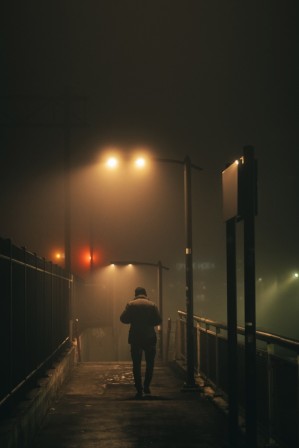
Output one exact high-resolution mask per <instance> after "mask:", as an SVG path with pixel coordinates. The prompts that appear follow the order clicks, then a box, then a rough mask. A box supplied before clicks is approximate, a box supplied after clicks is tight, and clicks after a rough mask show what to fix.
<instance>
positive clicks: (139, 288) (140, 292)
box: [135, 286, 147, 297]
mask: <svg viewBox="0 0 299 448" xmlns="http://www.w3.org/2000/svg"><path fill="white" fill-rule="evenodd" d="M146 295H147V294H146V290H145V289H144V288H142V286H137V288H136V289H135V297H137V296H146Z"/></svg>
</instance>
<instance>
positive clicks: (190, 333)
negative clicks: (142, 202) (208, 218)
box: [139, 156, 202, 390]
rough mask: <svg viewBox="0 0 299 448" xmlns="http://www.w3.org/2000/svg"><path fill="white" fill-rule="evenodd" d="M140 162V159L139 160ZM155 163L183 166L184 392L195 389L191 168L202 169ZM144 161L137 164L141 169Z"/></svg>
mask: <svg viewBox="0 0 299 448" xmlns="http://www.w3.org/2000/svg"><path fill="white" fill-rule="evenodd" d="M139 160H141V159H139ZM154 160H155V161H156V162H159V163H160V162H161V163H172V164H179V165H183V166H184V203H185V241H186V247H185V272H186V274H185V275H186V315H187V317H186V319H187V322H186V326H187V332H186V340H187V341H186V342H187V344H186V345H187V378H186V383H185V385H184V390H190V389H191V390H192V389H194V388H197V385H196V383H195V378H194V329H193V253H192V251H193V246H192V168H193V169H196V170H199V171H201V170H202V168H200V167H199V166H196V165H194V164H192V162H191V159H190V157H189V156H186V157H185V159H184V160H183V161H182V160H176V159H168V158H160V157H156V158H154ZM144 165H145V161H142V163H141V164H140V163H139V167H143V166H144Z"/></svg>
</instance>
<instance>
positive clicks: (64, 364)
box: [0, 347, 76, 448]
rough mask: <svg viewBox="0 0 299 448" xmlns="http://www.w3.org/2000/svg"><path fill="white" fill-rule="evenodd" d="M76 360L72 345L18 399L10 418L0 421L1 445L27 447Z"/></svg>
mask: <svg viewBox="0 0 299 448" xmlns="http://www.w3.org/2000/svg"><path fill="white" fill-rule="evenodd" d="M75 363H76V353H75V348H74V347H71V348H70V349H69V350H68V351H67V352H66V353H64V354H63V355H62V358H61V359H60V360H59V361H58V362H57V363H55V364H54V365H53V367H52V368H51V369H50V370H48V372H47V376H46V377H45V378H42V379H41V380H40V381H39V385H38V387H37V388H36V389H33V390H32V391H31V392H30V393H29V394H28V396H27V399H26V401H23V402H21V403H20V404H19V405H18V406H17V407H16V410H15V412H14V416H13V417H9V418H7V419H4V420H3V421H2V422H1V423H0V446H1V448H27V447H30V446H31V444H32V440H33V438H34V436H35V434H36V432H37V431H38V429H39V428H40V426H41V424H42V422H43V419H44V417H45V415H46V414H47V412H48V410H49V409H50V407H51V404H52V403H53V401H54V400H55V398H56V397H57V395H58V393H59V390H60V388H61V386H62V385H63V384H64V382H65V381H66V380H67V379H68V378H69V376H70V375H71V372H72V370H73V368H74V366H75Z"/></svg>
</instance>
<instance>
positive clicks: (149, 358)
mask: <svg viewBox="0 0 299 448" xmlns="http://www.w3.org/2000/svg"><path fill="white" fill-rule="evenodd" d="M144 353H145V362H146V368H145V376H144V393H145V394H150V393H151V392H150V388H149V387H150V384H151V381H152V378H153V373H154V365H155V356H156V345H153V344H151V345H149V346H147V347H145V350H144Z"/></svg>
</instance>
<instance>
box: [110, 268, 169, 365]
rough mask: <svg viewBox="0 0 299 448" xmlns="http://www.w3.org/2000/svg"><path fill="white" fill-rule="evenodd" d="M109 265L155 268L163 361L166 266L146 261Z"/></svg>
mask: <svg viewBox="0 0 299 448" xmlns="http://www.w3.org/2000/svg"><path fill="white" fill-rule="evenodd" d="M111 264H113V265H115V266H127V265H134V266H154V267H156V268H157V280H158V303H159V311H160V314H161V317H162V324H161V325H160V341H159V345H160V346H159V351H160V356H161V359H163V326H162V325H163V273H162V272H163V269H166V270H169V268H168V267H167V266H163V264H162V262H161V261H160V260H159V261H158V262H157V263H150V262H147V261H111Z"/></svg>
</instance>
